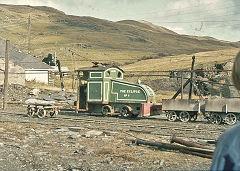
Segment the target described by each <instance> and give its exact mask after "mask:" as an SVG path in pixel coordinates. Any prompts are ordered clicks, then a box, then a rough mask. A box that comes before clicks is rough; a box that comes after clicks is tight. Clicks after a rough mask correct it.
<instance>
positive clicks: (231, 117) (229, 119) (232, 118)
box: [225, 113, 237, 125]
mask: <svg viewBox="0 0 240 171" xmlns="http://www.w3.org/2000/svg"><path fill="white" fill-rule="evenodd" d="M225 121H226V123H227V124H228V125H234V124H235V123H236V122H237V116H236V115H235V114H234V113H229V114H227V116H226V118H225Z"/></svg>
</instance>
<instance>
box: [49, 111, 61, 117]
mask: <svg viewBox="0 0 240 171" xmlns="http://www.w3.org/2000/svg"><path fill="white" fill-rule="evenodd" d="M58 113H59V112H58V110H55V111H52V112H49V115H50V117H52V118H53V117H56V116H57V115H58Z"/></svg>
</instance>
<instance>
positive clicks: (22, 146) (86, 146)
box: [0, 108, 227, 171]
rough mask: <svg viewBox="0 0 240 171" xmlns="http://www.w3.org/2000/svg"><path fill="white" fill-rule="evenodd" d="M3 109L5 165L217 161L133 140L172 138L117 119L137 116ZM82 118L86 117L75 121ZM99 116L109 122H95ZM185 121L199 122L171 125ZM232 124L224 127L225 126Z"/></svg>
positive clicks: (203, 164)
mask: <svg viewBox="0 0 240 171" xmlns="http://www.w3.org/2000/svg"><path fill="white" fill-rule="evenodd" d="M0 113H1V114H0V121H1V122H0V170H75V171H76V170H209V168H210V165H211V159H205V158H201V157H197V156H193V155H188V154H183V153H180V152H178V151H169V150H164V149H161V150H159V149H157V148H155V147H149V146H143V145H139V146H137V145H135V144H132V143H131V141H132V140H133V139H135V138H142V139H146V140H155V141H157V142H167V141H169V137H166V136H161V135H157V134H151V133H150V134H148V133H144V132H134V131H133V132H129V131H127V130H129V129H126V126H122V127H121V125H120V126H119V125H117V124H114V122H116V123H117V122H124V123H126V124H133V120H126V119H122V118H116V117H110V118H109V120H110V121H112V122H109V123H108V122H106V120H108V118H106V117H105V118H103V117H96V116H86V115H78V116H71V115H67V118H66V115H65V114H64V112H62V114H61V115H60V116H59V117H58V118H56V119H53V118H44V119H39V118H36V117H34V118H30V117H27V116H26V112H25V111H24V110H23V108H11V109H8V111H7V112H6V111H4V112H3V111H1V112H0ZM64 117H65V118H66V119H62V118H64ZM77 119H79V120H82V121H83V122H73V121H74V120H77ZM95 119H96V120H101V122H103V124H101V122H100V121H98V122H99V123H98V124H96V123H97V122H92V121H94V120H95ZM84 121H86V123H84ZM87 121H88V122H87ZM136 123H137V124H154V123H155V125H159V126H160V125H164V124H166V123H168V122H167V121H166V120H164V119H162V120H161V119H157V120H154V119H153V120H151V119H149V120H145V119H142V120H136ZM179 124H185V125H184V126H185V127H186V126H191V125H194V124H193V123H191V124H190V125H189V124H187V123H180V122H176V123H171V124H169V125H170V129H171V127H176V126H178V125H179ZM197 125H198V128H201V129H203V128H204V129H206V130H208V129H211V130H213V129H214V128H216V126H212V125H211V124H206V123H205V122H198V123H197ZM226 128H227V127H226V126H221V130H223V129H226ZM158 129H160V128H158ZM216 130H217V129H216ZM164 131H166V130H165V129H164V130H162V134H163V135H164ZM188 134H189V133H188ZM192 134H196V133H195V132H194V131H193V132H192ZM206 134H207V132H206ZM220 134H221V131H219V135H220Z"/></svg>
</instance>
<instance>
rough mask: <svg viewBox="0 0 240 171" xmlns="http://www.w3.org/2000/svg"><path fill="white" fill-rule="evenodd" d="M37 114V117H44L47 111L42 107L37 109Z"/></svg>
mask: <svg viewBox="0 0 240 171" xmlns="http://www.w3.org/2000/svg"><path fill="white" fill-rule="evenodd" d="M37 115H38V117H39V118H44V117H45V116H46V115H47V111H46V110H44V109H38V111H37Z"/></svg>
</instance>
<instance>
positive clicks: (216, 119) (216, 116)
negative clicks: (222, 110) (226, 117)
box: [211, 113, 222, 125]
mask: <svg viewBox="0 0 240 171" xmlns="http://www.w3.org/2000/svg"><path fill="white" fill-rule="evenodd" d="M211 122H212V123H213V124H217V125H220V124H221V123H222V117H221V115H219V114H216V113H213V114H212V115H211Z"/></svg>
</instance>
